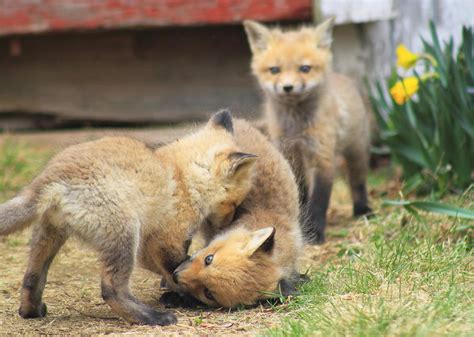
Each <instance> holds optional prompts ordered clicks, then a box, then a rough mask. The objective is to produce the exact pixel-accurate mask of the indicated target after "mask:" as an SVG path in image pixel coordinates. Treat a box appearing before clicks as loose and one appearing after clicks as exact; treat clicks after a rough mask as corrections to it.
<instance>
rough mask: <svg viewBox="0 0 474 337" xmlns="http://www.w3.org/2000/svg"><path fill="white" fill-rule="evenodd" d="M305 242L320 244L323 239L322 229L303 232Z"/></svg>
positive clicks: (324, 239)
mask: <svg viewBox="0 0 474 337" xmlns="http://www.w3.org/2000/svg"><path fill="white" fill-rule="evenodd" d="M305 237H306V242H307V243H309V244H310V245H322V244H323V243H324V242H325V241H326V238H325V235H324V231H321V230H311V231H308V232H306V233H305Z"/></svg>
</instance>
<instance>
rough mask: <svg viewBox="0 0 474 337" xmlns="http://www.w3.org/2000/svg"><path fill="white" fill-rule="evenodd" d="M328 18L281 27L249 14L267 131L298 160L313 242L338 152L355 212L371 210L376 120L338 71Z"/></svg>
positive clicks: (318, 238) (318, 239)
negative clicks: (369, 174) (369, 181)
mask: <svg viewBox="0 0 474 337" xmlns="http://www.w3.org/2000/svg"><path fill="white" fill-rule="evenodd" d="M333 22H334V18H330V19H328V20H326V21H325V22H323V23H321V24H320V25H319V26H317V27H302V28H300V29H298V30H289V31H282V30H280V29H278V28H274V29H268V28H267V27H265V26H263V25H261V24H259V23H257V22H254V21H245V22H244V27H245V31H246V33H247V37H248V40H249V43H250V49H251V51H252V54H253V57H252V63H251V68H252V72H253V74H254V75H255V76H256V78H257V79H258V82H259V84H260V86H261V87H262V89H263V92H264V96H265V116H266V121H267V132H268V134H269V136H270V138H271V139H272V140H273V141H274V142H275V143H276V145H277V146H278V147H279V149H280V150H281V151H282V152H283V153H284V155H285V157H286V158H287V159H288V160H289V162H290V164H291V165H292V168H293V171H294V172H295V175H296V178H297V181H298V183H299V186H300V188H299V190H300V200H301V201H302V204H303V205H305V206H306V205H308V206H309V209H308V211H309V214H308V217H309V219H308V220H309V223H310V226H309V227H310V229H309V232H308V233H305V234H307V235H308V236H309V240H308V241H309V242H311V243H322V242H324V239H325V237H324V229H325V224H326V212H327V208H328V205H329V199H330V195H331V189H332V183H333V177H334V170H335V167H334V166H335V158H336V155H337V154H342V155H343V156H344V157H345V159H346V161H347V166H348V173H349V182H350V186H351V192H352V199H353V206H354V215H362V214H367V213H369V212H371V209H370V207H369V206H368V199H367V189H366V177H367V171H368V161H369V145H370V130H369V129H370V123H369V117H368V113H367V111H366V109H365V108H364V104H363V101H362V98H361V96H360V94H359V93H358V91H357V88H356V87H355V85H354V84H353V83H352V82H351V81H350V80H349V79H348V78H347V77H345V76H343V75H340V74H336V73H334V72H332V69H331V63H332V53H331V50H330V46H331V41H332V27H333Z"/></svg>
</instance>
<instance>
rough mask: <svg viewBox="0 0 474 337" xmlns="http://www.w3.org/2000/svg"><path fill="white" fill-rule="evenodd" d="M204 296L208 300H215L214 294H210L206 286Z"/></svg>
mask: <svg viewBox="0 0 474 337" xmlns="http://www.w3.org/2000/svg"><path fill="white" fill-rule="evenodd" d="M204 296H206V298H207V299H208V300H211V301H215V299H214V296H213V295H212V293H211V291H210V290H209V289H207V288H206V289H204Z"/></svg>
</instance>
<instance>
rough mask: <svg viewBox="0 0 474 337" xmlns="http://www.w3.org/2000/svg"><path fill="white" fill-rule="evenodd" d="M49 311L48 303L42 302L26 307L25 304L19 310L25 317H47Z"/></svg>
mask: <svg viewBox="0 0 474 337" xmlns="http://www.w3.org/2000/svg"><path fill="white" fill-rule="evenodd" d="M47 312H48V310H47V308H46V304H44V303H40V305H38V306H35V307H29V308H25V307H24V306H23V305H22V306H21V307H20V310H18V313H19V314H20V316H21V317H23V318H41V317H45V316H46V313H47Z"/></svg>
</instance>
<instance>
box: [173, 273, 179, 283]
mask: <svg viewBox="0 0 474 337" xmlns="http://www.w3.org/2000/svg"><path fill="white" fill-rule="evenodd" d="M178 278H179V277H178V272H176V271H175V272H174V273H173V281H174V283H176V284H178Z"/></svg>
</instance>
